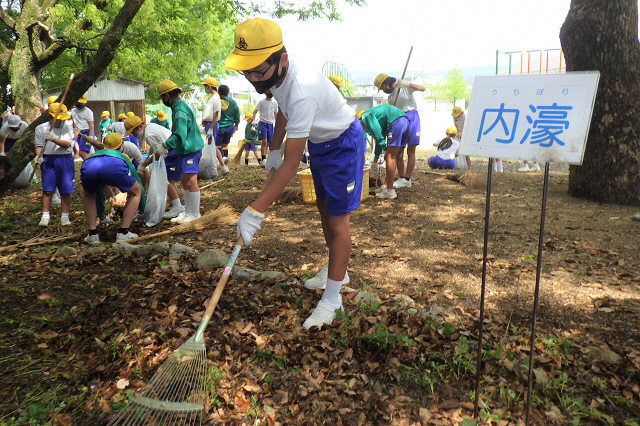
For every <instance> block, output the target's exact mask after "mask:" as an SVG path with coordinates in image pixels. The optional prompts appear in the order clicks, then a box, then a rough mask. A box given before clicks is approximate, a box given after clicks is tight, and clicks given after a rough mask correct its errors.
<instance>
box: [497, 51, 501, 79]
mask: <svg viewBox="0 0 640 426" xmlns="http://www.w3.org/2000/svg"><path fill="white" fill-rule="evenodd" d="M499 55H500V51H499V50H496V75H498V61H500V57H499Z"/></svg>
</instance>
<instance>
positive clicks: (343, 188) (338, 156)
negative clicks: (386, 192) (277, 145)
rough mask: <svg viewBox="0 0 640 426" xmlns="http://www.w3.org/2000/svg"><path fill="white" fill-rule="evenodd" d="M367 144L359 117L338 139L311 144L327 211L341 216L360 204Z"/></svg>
mask: <svg viewBox="0 0 640 426" xmlns="http://www.w3.org/2000/svg"><path fill="white" fill-rule="evenodd" d="M365 146H366V145H365V141H364V133H363V131H362V126H361V125H360V121H358V119H357V118H355V119H354V120H353V122H352V123H351V126H349V128H348V129H347V130H345V131H344V132H343V133H342V134H341V135H340V136H338V137H337V138H335V139H333V140H330V141H327V142H322V143H312V142H311V141H309V143H308V144H307V147H308V150H309V156H310V157H311V158H312V159H313V160H312V161H311V175H312V176H313V186H314V188H315V190H316V197H317V198H318V199H324V200H326V210H327V213H329V214H331V215H341V214H345V213H349V212H350V211H352V210H355V209H357V208H358V207H360V196H361V192H362V172H363V170H364V151H365Z"/></svg>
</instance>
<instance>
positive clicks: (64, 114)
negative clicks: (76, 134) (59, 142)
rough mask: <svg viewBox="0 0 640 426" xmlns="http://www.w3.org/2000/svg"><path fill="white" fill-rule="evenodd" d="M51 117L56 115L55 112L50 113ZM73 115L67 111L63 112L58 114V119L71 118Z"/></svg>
mask: <svg viewBox="0 0 640 426" xmlns="http://www.w3.org/2000/svg"><path fill="white" fill-rule="evenodd" d="M49 115H50V116H51V117H54V115H53V114H49ZM70 119H71V116H70V115H69V113H67V112H61V113H59V114H58V118H57V120H70Z"/></svg>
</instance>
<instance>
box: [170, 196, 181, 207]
mask: <svg viewBox="0 0 640 426" xmlns="http://www.w3.org/2000/svg"><path fill="white" fill-rule="evenodd" d="M171 205H172V206H173V207H175V208H177V209H179V208H180V207H182V203H181V202H180V197H178V198H176V199H175V200H171Z"/></svg>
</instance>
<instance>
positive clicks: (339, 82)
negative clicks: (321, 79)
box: [329, 74, 344, 96]
mask: <svg viewBox="0 0 640 426" xmlns="http://www.w3.org/2000/svg"><path fill="white" fill-rule="evenodd" d="M329 80H331V82H332V83H333V85H334V86H336V89H338V92H340V94H341V95H342V96H344V93H342V88H343V87H344V83H343V82H342V77H340V76H339V75H336V74H332V75H330V76H329Z"/></svg>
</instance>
